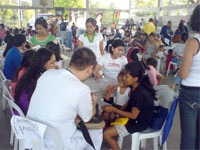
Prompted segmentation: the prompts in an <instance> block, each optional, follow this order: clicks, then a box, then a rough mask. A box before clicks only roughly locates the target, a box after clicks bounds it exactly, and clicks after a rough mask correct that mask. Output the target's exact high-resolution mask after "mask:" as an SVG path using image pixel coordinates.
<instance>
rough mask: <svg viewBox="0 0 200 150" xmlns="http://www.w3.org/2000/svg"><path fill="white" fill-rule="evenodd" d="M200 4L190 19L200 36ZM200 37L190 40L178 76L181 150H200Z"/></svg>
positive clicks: (192, 26) (193, 28)
mask: <svg viewBox="0 0 200 150" xmlns="http://www.w3.org/2000/svg"><path fill="white" fill-rule="evenodd" d="M197 18H200V4H199V5H197V6H196V8H195V9H194V11H193V14H192V16H191V18H190V23H191V24H190V26H191V29H192V30H193V31H195V32H197V33H198V34H200V26H199V25H200V20H199V19H197ZM199 70H200V35H198V36H197V37H195V38H192V39H190V40H188V42H187V44H186V46H185V50H184V54H183V62H182V65H181V68H180V70H179V72H178V75H179V76H180V77H181V78H182V83H181V89H180V94H179V111H180V125H181V144H180V149H181V150H186V149H187V150H188V149H195V150H197V149H200V130H199V128H200V71H199Z"/></svg>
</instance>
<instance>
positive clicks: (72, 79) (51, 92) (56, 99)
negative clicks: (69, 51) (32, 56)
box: [27, 69, 93, 145]
mask: <svg viewBox="0 0 200 150" xmlns="http://www.w3.org/2000/svg"><path fill="white" fill-rule="evenodd" d="M92 107H93V106H92V100H91V92H90V89H89V87H88V86H87V85H85V84H83V83H82V82H81V81H80V80H79V79H78V78H77V77H76V76H75V75H73V74H72V73H71V72H69V71H67V70H64V69H59V70H55V69H50V70H48V71H46V72H45V73H43V74H42V76H41V77H40V78H39V79H38V82H37V86H36V89H35V91H34V93H33V95H32V97H31V102H30V105H29V109H28V113H27V118H30V119H32V120H36V121H39V122H41V123H44V124H46V125H49V126H51V127H55V128H56V129H57V130H58V132H59V134H60V135H61V139H62V142H63V143H64V144H65V145H66V143H69V141H70V138H71V137H72V136H73V135H74V133H75V132H76V130H77V127H76V125H75V118H76V117H77V115H79V116H80V117H81V118H82V119H83V121H85V122H87V121H89V119H90V118H91V116H92ZM47 138H48V137H47ZM47 138H46V139H47ZM49 142H50V141H49Z"/></svg>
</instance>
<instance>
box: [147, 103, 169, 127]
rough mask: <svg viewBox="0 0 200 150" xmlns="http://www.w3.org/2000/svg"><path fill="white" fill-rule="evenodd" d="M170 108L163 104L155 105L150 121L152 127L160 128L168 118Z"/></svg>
mask: <svg viewBox="0 0 200 150" xmlns="http://www.w3.org/2000/svg"><path fill="white" fill-rule="evenodd" d="M167 115H168V109H167V108H164V107H162V106H154V112H153V117H152V120H151V123H150V128H152V129H154V130H160V129H161V128H162V126H163V124H164V122H165V120H166V118H167Z"/></svg>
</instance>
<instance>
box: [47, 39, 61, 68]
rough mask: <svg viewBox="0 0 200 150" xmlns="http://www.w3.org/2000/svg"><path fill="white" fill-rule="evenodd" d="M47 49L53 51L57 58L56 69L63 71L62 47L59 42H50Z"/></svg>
mask: <svg viewBox="0 0 200 150" xmlns="http://www.w3.org/2000/svg"><path fill="white" fill-rule="evenodd" d="M46 48H47V49H49V50H51V51H52V52H53V53H54V54H55V56H56V62H55V65H56V69H61V68H62V60H63V59H62V57H61V54H60V45H59V43H58V42H57V41H53V42H48V43H47V45H46Z"/></svg>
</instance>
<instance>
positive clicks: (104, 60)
mask: <svg viewBox="0 0 200 150" xmlns="http://www.w3.org/2000/svg"><path fill="white" fill-rule="evenodd" d="M124 48H125V45H124V42H123V41H122V40H113V42H112V47H111V49H110V53H109V54H106V55H104V56H102V57H101V59H100V60H99V61H98V64H97V65H96V67H95V74H94V75H95V79H99V78H101V74H100V72H99V71H100V70H101V69H103V73H104V76H105V77H106V78H110V79H112V80H115V81H116V84H117V75H118V74H119V72H120V71H121V69H122V68H123V67H124V66H125V65H126V64H127V59H126V57H125V56H123V53H124Z"/></svg>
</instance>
